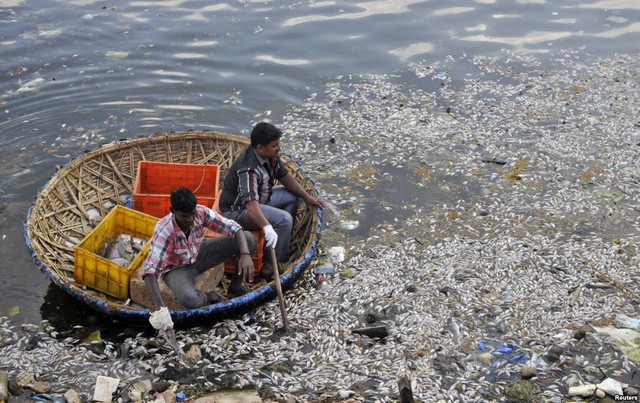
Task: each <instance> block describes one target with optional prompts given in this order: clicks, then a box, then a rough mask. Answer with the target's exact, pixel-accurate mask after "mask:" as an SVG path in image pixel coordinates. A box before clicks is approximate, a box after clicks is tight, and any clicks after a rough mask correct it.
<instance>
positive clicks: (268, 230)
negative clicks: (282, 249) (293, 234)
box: [262, 224, 278, 248]
mask: <svg viewBox="0 0 640 403" xmlns="http://www.w3.org/2000/svg"><path fill="white" fill-rule="evenodd" d="M262 230H263V231H264V237H265V239H266V240H267V246H268V247H270V248H275V247H276V243H278V234H276V232H275V231H274V230H273V227H272V226H271V224H267V225H265V226H264V227H262Z"/></svg>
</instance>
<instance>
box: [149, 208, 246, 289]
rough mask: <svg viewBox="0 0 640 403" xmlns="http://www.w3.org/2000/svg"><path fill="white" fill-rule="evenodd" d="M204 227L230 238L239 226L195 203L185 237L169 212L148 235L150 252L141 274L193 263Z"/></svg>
mask: <svg viewBox="0 0 640 403" xmlns="http://www.w3.org/2000/svg"><path fill="white" fill-rule="evenodd" d="M205 228H209V229H210V230H213V231H215V232H217V233H220V234H223V235H226V236H228V237H231V238H233V237H235V235H236V233H237V232H238V231H240V230H241V229H242V227H240V225H239V224H238V223H237V222H235V221H233V220H230V219H228V218H225V217H223V216H222V215H220V214H218V213H216V212H215V211H213V210H211V209H209V208H207V207H205V206H202V205H197V206H196V214H195V217H194V220H193V224H192V225H191V231H190V233H189V238H188V239H187V237H185V235H184V232H182V230H181V229H180V226H178V223H177V222H176V220H175V219H174V218H173V214H169V215H167V216H166V217H164V218H162V219H160V221H158V223H157V224H156V228H155V230H154V232H153V237H151V247H150V249H149V255H148V256H147V260H146V261H145V263H144V268H145V270H144V274H145V275H147V274H153V275H155V276H156V277H157V276H159V275H164V274H166V273H167V272H168V271H169V270H171V269H175V268H176V267H181V266H186V265H190V264H193V263H194V262H195V261H196V258H197V257H198V251H199V250H200V246H201V245H202V242H203V241H204V229H205Z"/></svg>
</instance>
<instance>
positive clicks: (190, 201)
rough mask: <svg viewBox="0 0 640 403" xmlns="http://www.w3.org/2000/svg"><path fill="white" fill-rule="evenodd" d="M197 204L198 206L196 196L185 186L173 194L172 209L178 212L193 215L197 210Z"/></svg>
mask: <svg viewBox="0 0 640 403" xmlns="http://www.w3.org/2000/svg"><path fill="white" fill-rule="evenodd" d="M196 204H198V199H197V198H196V195H195V194H193V192H192V191H191V190H189V189H187V188H186V187H184V186H180V187H179V188H177V189H175V190H174V191H173V192H171V207H172V208H173V209H174V210H176V211H181V212H183V213H191V212H193V210H195V208H196Z"/></svg>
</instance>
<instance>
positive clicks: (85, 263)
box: [74, 205, 158, 300]
mask: <svg viewBox="0 0 640 403" xmlns="http://www.w3.org/2000/svg"><path fill="white" fill-rule="evenodd" d="M157 222H158V219H157V218H156V217H153V216H150V215H148V214H144V213H141V212H139V211H136V210H132V209H129V208H126V207H123V206H119V205H118V206H116V207H114V208H113V209H112V210H111V211H110V212H109V214H107V216H106V217H105V218H104V219H103V220H102V221H101V222H100V223H99V224H98V226H96V227H95V228H94V229H93V231H91V232H90V233H89V234H88V235H87V236H86V237H85V238H84V239H83V240H82V242H80V243H79V244H78V246H77V247H76V250H75V270H74V277H75V279H76V281H77V282H79V283H81V284H84V285H86V286H88V287H91V288H94V289H96V290H98V291H102V292H103V293H105V294H109V295H111V296H114V297H116V298H120V299H123V300H124V299H127V298H128V297H129V277H131V274H132V273H135V271H136V269H137V268H138V267H140V265H141V264H142V263H143V262H144V260H145V259H146V257H147V254H148V253H149V245H150V239H151V236H152V235H153V230H154V229H155V226H156V223H157ZM118 234H127V235H131V236H135V237H138V238H143V239H148V241H147V242H146V243H145V245H144V247H143V248H142V250H141V251H140V252H138V254H137V255H136V256H135V258H134V259H133V260H132V261H131V263H130V264H129V266H128V267H123V266H120V265H118V264H116V263H114V262H112V261H111V260H109V259H107V258H104V257H102V256H100V253H101V252H102V250H103V249H104V245H105V243H106V242H107V241H108V240H109V239H112V238H114V237H115V236H116V235H118Z"/></svg>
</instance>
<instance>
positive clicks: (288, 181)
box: [252, 173, 324, 218]
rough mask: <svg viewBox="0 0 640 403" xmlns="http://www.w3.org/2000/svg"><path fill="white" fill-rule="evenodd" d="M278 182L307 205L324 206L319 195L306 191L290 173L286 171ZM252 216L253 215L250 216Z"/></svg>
mask: <svg viewBox="0 0 640 403" xmlns="http://www.w3.org/2000/svg"><path fill="white" fill-rule="evenodd" d="M278 180H279V181H280V183H282V185H283V186H284V187H285V188H286V189H287V190H288V191H290V192H291V193H293V194H294V195H296V196H298V197H300V198H302V200H304V202H305V203H307V205H308V206H315V207H324V203H323V202H322V200H321V199H320V198H319V197H312V196H311V195H309V193H307V192H306V191H305V190H304V188H303V187H302V186H301V185H300V184H299V183H298V181H297V180H296V178H294V177H293V175H291V174H290V173H287V174H286V175H285V176H283V177H282V178H280V179H278ZM252 218H253V217H252Z"/></svg>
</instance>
